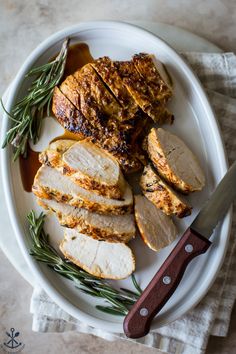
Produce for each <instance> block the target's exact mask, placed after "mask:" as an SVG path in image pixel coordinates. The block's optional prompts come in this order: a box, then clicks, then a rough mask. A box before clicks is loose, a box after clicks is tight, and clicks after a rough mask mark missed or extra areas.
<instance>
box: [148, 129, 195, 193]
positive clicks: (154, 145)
mask: <svg viewBox="0 0 236 354" xmlns="http://www.w3.org/2000/svg"><path fill="white" fill-rule="evenodd" d="M147 150H148V155H149V157H150V159H151V161H152V163H153V165H154V166H155V168H156V169H157V171H158V173H159V174H160V175H161V176H162V177H163V178H164V179H165V180H166V181H167V182H168V183H169V184H170V185H171V186H172V187H173V188H174V189H176V190H178V191H180V192H181V193H183V194H188V193H190V192H194V191H197V190H201V189H202V188H199V189H196V188H193V187H192V186H191V185H189V184H188V183H186V182H185V181H183V180H182V179H181V178H180V177H179V176H177V175H176V174H175V173H174V172H173V171H172V169H171V167H170V166H169V163H168V161H167V159H166V156H165V153H164V151H163V149H162V146H161V144H160V142H159V139H158V137H157V131H156V129H155V128H152V129H151V131H150V133H149V134H148V137H147ZM186 168H187V167H186Z"/></svg>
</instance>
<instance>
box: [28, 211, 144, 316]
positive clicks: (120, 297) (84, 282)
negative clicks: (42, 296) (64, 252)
mask: <svg viewBox="0 0 236 354" xmlns="http://www.w3.org/2000/svg"><path fill="white" fill-rule="evenodd" d="M27 219H28V222H29V232H30V236H31V239H32V247H31V250H30V254H31V255H32V256H33V257H34V258H35V259H36V260H38V261H40V262H44V263H46V264H47V265H48V266H49V267H50V268H51V269H53V270H54V271H55V272H57V273H59V274H60V275H62V276H63V277H66V278H67V279H70V280H71V281H73V282H74V284H75V286H76V288H79V289H80V291H82V292H84V293H86V294H87V295H90V296H93V297H97V298H102V299H104V300H105V301H106V302H107V303H108V304H109V306H105V305H104V306H101V305H97V306H96V308H97V309H98V310H100V311H103V312H105V313H109V314H112V315H119V316H124V315H126V314H127V313H128V311H129V307H130V306H132V305H133V304H134V303H135V302H136V301H137V299H138V298H139V296H140V294H141V293H142V290H141V288H140V286H139V285H138V283H137V281H136V279H135V276H134V275H133V274H132V278H131V279H132V282H133V284H134V287H135V289H136V291H131V290H128V289H120V290H117V289H115V288H113V287H112V286H111V285H110V284H109V283H108V282H107V281H105V280H103V279H100V278H97V277H95V276H93V275H91V274H89V273H87V272H85V271H84V270H82V269H81V268H79V267H77V266H76V265H74V264H73V263H71V262H70V261H68V260H67V259H65V258H62V257H61V256H60V255H59V254H58V253H57V251H56V250H55V249H54V248H53V247H52V246H51V245H50V243H49V235H47V234H46V233H45V231H44V229H43V226H44V220H45V214H44V213H41V214H40V215H39V216H38V217H37V216H36V215H35V212H34V211H33V210H32V211H31V212H30V213H29V214H28V216H27Z"/></svg>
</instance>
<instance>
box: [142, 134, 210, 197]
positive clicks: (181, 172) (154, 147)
mask: <svg viewBox="0 0 236 354" xmlns="http://www.w3.org/2000/svg"><path fill="white" fill-rule="evenodd" d="M148 153H149V156H150V158H151V160H152V162H153V164H154V166H155V167H156V169H157V170H158V172H159V174H160V175H161V176H162V177H163V178H164V179H165V180H166V181H167V182H168V183H170V184H171V185H172V186H173V187H174V188H176V189H178V190H179V191H181V192H183V193H189V192H193V191H199V190H201V189H202V188H203V187H204V185H205V177H204V173H203V171H202V169H201V167H200V165H199V162H198V161H197V158H196V156H195V155H194V154H193V153H192V151H191V150H190V149H189V148H188V147H187V146H186V145H185V143H184V142H183V141H182V140H181V139H180V138H179V137H177V136H176V135H174V134H172V133H170V132H168V131H167V130H164V129H162V128H159V129H155V128H152V129H151V131H150V133H149V135H148Z"/></svg>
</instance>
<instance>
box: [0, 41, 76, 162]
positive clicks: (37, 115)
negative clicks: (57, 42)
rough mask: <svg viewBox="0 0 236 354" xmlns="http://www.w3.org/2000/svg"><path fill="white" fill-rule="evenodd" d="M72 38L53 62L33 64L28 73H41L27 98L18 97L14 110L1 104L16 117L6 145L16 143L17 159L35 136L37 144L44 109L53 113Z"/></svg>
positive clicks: (29, 74) (6, 139) (11, 116)
mask: <svg viewBox="0 0 236 354" xmlns="http://www.w3.org/2000/svg"><path fill="white" fill-rule="evenodd" d="M68 44H69V39H66V40H65V41H64V42H63V45H62V48H61V51H60V53H59V54H58V56H57V57H56V58H55V59H54V60H53V61H51V62H49V63H46V64H44V65H42V66H39V67H36V68H33V69H32V70H30V71H29V72H28V73H27V74H26V76H25V77H29V76H35V75H37V77H36V78H35V79H34V81H33V82H32V84H31V86H30V87H29V89H28V91H27V94H26V96H25V97H24V98H22V99H21V100H20V101H18V102H17V103H16V104H15V105H14V107H13V109H12V111H11V112H7V111H6V109H5V107H4V106H3V102H2V100H1V105H2V107H3V109H4V111H5V113H6V114H7V115H8V117H9V118H10V120H11V121H12V127H11V128H10V129H9V130H8V132H7V134H6V138H5V140H4V142H3V145H2V148H5V147H6V146H7V145H8V144H12V145H13V146H14V148H15V149H14V150H15V151H14V156H13V160H14V161H15V160H16V159H17V158H18V157H19V155H23V157H27V144H28V141H29V140H31V141H32V142H33V144H35V143H36V142H37V141H38V139H39V136H40V131H41V125H42V119H43V116H44V113H45V112H46V113H47V115H50V107H51V100H52V96H53V90H54V87H55V86H56V85H57V84H58V83H59V82H60V80H61V78H62V76H63V73H64V69H65V64H66V58H67V52H68Z"/></svg>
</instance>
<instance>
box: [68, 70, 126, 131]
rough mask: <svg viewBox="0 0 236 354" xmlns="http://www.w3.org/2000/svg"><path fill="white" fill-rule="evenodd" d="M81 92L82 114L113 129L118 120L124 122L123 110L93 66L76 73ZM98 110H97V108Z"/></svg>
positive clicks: (75, 76)
mask: <svg viewBox="0 0 236 354" xmlns="http://www.w3.org/2000/svg"><path fill="white" fill-rule="evenodd" d="M74 78H75V79H76V80H77V82H78V87H79V92H80V107H81V111H82V113H83V114H84V115H85V117H87V119H89V120H90V121H91V119H94V122H95V123H97V124H99V125H100V126H101V127H110V128H111V127H112V124H113V123H114V122H115V121H116V120H122V114H123V109H122V107H121V106H120V105H119V104H118V102H117V101H116V99H115V98H114V97H113V95H112V94H111V93H110V92H109V91H108V90H107V88H106V86H105V85H104V83H103V82H102V81H101V79H100V78H99V76H98V75H97V73H96V71H95V70H94V69H93V67H92V66H91V64H87V65H85V66H83V68H82V69H80V70H78V71H76V72H75V73H74ZM94 106H95V107H96V109H95V107H94Z"/></svg>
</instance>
